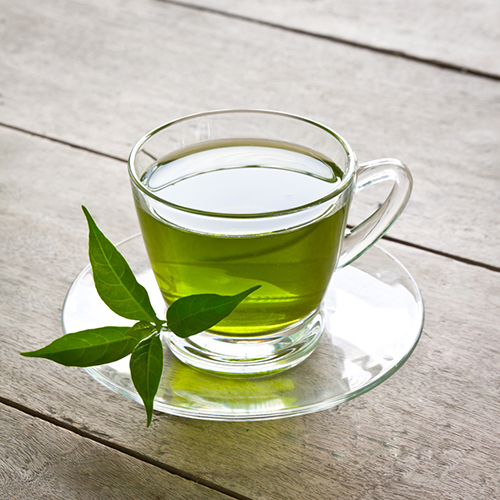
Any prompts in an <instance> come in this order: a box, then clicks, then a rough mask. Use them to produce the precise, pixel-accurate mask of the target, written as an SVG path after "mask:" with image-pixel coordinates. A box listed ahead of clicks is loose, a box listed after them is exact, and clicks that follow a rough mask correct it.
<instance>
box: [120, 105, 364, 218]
mask: <svg viewBox="0 0 500 500" xmlns="http://www.w3.org/2000/svg"><path fill="white" fill-rule="evenodd" d="M236 113H252V114H262V115H265V114H267V115H274V116H280V117H283V118H291V119H293V120H299V121H302V122H305V123H308V124H310V125H313V126H315V127H317V128H320V129H322V130H324V131H325V132H327V133H328V134H330V135H331V136H332V137H333V138H334V139H335V140H336V141H337V142H338V143H340V145H341V146H342V147H343V148H344V151H345V153H346V156H347V169H346V172H345V174H344V178H343V179H342V182H341V183H340V184H339V185H338V186H336V187H335V189H333V190H332V191H331V192H330V193H328V194H326V195H324V196H322V197H321V198H318V199H316V200H313V201H311V202H309V203H307V204H303V205H299V206H297V207H293V208H290V209H287V210H277V211H270V212H257V213H244V214H238V213H234V214H233V213H227V212H224V213H221V212H211V211H206V210H197V209H193V208H190V207H186V206H183V205H179V204H176V203H172V202H169V201H167V200H165V199H163V198H160V197H159V196H157V195H156V194H155V193H153V192H151V191H150V190H149V189H148V188H147V187H146V186H145V185H144V184H143V183H142V182H141V181H140V179H138V177H137V175H136V172H135V169H134V165H135V159H136V157H137V154H138V153H139V151H140V150H141V148H142V147H143V146H144V144H146V143H147V142H148V140H149V139H151V138H152V137H154V136H155V135H156V134H158V133H159V132H162V131H163V130H165V129H167V128H168V127H171V126H173V125H176V124H178V123H181V122H184V121H189V120H192V119H194V118H202V117H204V116H215V115H223V114H236ZM356 164H357V159H356V155H355V153H354V151H353V149H352V148H351V146H350V145H349V143H348V142H347V141H346V140H345V139H344V138H343V137H342V136H341V135H340V134H338V133H337V132H335V131H334V130H332V129H331V128H329V127H327V126H326V125H323V124H322V123H320V122H317V121H315V120H311V119H309V118H305V117H303V116H300V115H296V114H293V113H287V112H283V111H273V110H267V109H250V108H241V109H238V108H235V109H219V110H212V111H203V112H200V113H193V114H190V115H186V116H183V117H180V118H176V119H175V120H171V121H169V122H166V123H164V124H163V125H160V126H159V127H156V128H154V129H153V130H151V131H150V132H148V133H147V134H146V135H144V136H143V137H142V138H141V139H139V141H137V143H136V144H135V146H134V147H133V148H132V151H131V152H130V155H129V157H128V172H129V176H130V179H131V180H132V183H133V184H134V185H135V187H137V188H138V189H139V190H140V191H142V192H143V193H144V194H145V195H146V196H148V197H149V198H152V199H154V200H155V201H157V202H159V203H161V204H163V205H166V206H168V207H170V208H174V209H176V210H181V211H183V212H189V213H192V214H196V215H201V216H207V217H218V218H223V219H234V218H236V219H255V218H263V217H276V216H282V215H288V214H293V213H297V212H300V211H303V210H307V209H309V208H312V207H315V206H318V205H321V204H322V203H325V202H327V201H329V200H331V199H333V198H335V197H337V196H338V195H340V194H341V193H343V192H344V191H345V190H346V189H347V188H348V186H349V185H350V184H351V181H352V180H353V178H354V175H355V169H356Z"/></svg>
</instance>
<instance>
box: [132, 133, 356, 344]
mask: <svg viewBox="0 0 500 500" xmlns="http://www.w3.org/2000/svg"><path fill="white" fill-rule="evenodd" d="M341 180H342V171H341V170H340V169H339V168H338V167H337V166H336V165H334V164H333V163H331V162H328V161H326V160H325V159H322V158H320V157H319V156H317V155H315V154H314V153H313V152H311V151H309V150H305V149H301V148H298V147H296V146H292V145H290V144H287V143H276V142H269V141H259V142H257V141H254V140H253V141H225V142H220V141H219V142H215V141H214V142H210V143H205V144H201V145H200V146H198V147H197V148H190V149H189V150H186V151H181V152H180V153H178V154H177V155H176V156H173V157H168V158H167V157H165V158H162V159H160V160H159V161H158V162H157V163H155V164H154V165H153V166H152V167H151V168H150V169H149V170H148V171H147V172H146V173H145V174H144V176H143V179H142V181H143V183H144V184H145V185H146V187H147V188H148V189H149V190H150V191H152V192H153V193H154V194H155V196H157V197H158V198H160V199H165V200H167V201H168V202H169V203H171V204H174V205H182V206H183V207H186V208H187V211H183V212H182V214H183V217H184V216H185V217H188V218H190V219H189V220H193V221H197V222H196V227H193V225H192V223H191V222H190V223H189V224H183V223H182V222H180V221H182V220H183V219H182V218H180V219H179V220H171V218H170V217H169V215H168V214H169V213H171V212H172V210H173V209H172V208H169V209H168V210H167V211H165V212H164V211H162V208H161V206H160V205H161V204H159V203H158V202H156V204H155V203H149V204H146V203H144V202H143V203H141V202H139V201H137V210H138V215H139V221H140V224H141V229H142V234H143V237H144V241H145V244H146V247H147V250H148V253H149V257H150V260H151V264H152V268H153V271H154V273H155V275H156V278H157V281H158V284H159V286H160V289H161V292H162V294H163V296H164V298H165V301H166V302H167V304H171V303H172V302H173V301H175V300H176V299H178V298H181V297H184V296H187V295H191V294H198V293H218V294H222V295H232V294H236V293H238V292H241V291H243V290H245V289H247V288H249V287H251V286H254V285H262V286H261V288H260V289H258V290H257V291H256V292H254V293H252V294H251V295H250V296H249V297H248V298H247V299H245V300H244V301H243V302H242V303H241V304H240V305H239V306H238V307H237V308H236V309H235V311H234V312H233V313H232V314H231V315H230V316H229V317H228V318H226V319H225V320H223V321H222V322H221V323H219V324H218V325H217V326H216V327H214V329H213V330H212V331H214V332H217V333H220V334H223V335H230V336H233V335H234V336H243V335H244V336H248V335H262V334H266V333H271V332H273V331H276V330H279V329H282V328H284V327H286V326H288V325H291V324H293V323H295V322H297V321H299V320H300V319H302V318H304V317H305V316H307V315H308V314H310V313H311V312H313V311H314V310H315V309H317V308H318V306H319V305H320V303H321V300H322V297H323V295H324V292H325V290H326V287H327V286H328V282H329V280H330V277H331V275H332V272H333V270H334V267H335V265H336V262H337V258H338V254H339V251H340V248H339V247H340V244H341V241H342V236H343V233H344V230H345V223H346V211H347V207H346V206H345V205H344V206H332V204H330V205H329V206H328V207H327V208H324V207H321V210H323V212H322V214H321V216H320V217H318V216H316V217H315V218H313V220H312V221H311V220H309V221H307V222H304V221H302V220H301V221H298V219H297V217H300V216H301V215H300V213H298V214H293V213H292V214H289V215H287V217H288V219H289V221H288V222H287V225H286V226H285V227H282V228H278V229H276V227H274V226H273V223H274V222H275V220H276V217H269V215H268V214H269V213H270V212H280V213H283V212H287V211H289V210H291V209H293V208H295V207H297V206H302V205H307V204H310V203H311V202H313V201H315V200H318V199H320V198H322V197H325V196H328V193H331V192H332V191H333V190H334V189H335V186H336V185H338V184H340V182H341ZM159 206H160V207H159ZM167 208H168V207H167ZM200 211H205V212H217V213H219V214H227V216H226V217H217V218H216V219H219V222H221V225H223V226H224V229H223V230H220V229H217V228H216V227H215V226H213V225H212V221H211V219H213V218H211V217H203V216H200V215H199V212H200ZM177 212H179V211H178V210H177ZM299 212H300V211H299ZM256 213H259V214H262V216H261V217H257V216H256V215H255V214H256ZM232 214H240V216H239V217H236V216H234V215H232ZM250 214H253V215H251V216H250ZM167 219H168V220H167ZM296 219H297V220H296ZM186 220H187V219H186ZM284 220H287V219H286V217H284ZM183 226H184V227H183ZM186 226H190V227H186ZM247 227H251V230H248V229H247Z"/></svg>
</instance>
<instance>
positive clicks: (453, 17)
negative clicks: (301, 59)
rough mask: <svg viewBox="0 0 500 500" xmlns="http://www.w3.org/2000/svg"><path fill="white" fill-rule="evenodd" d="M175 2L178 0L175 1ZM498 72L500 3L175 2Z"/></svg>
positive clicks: (431, 0) (394, 0) (441, 0)
mask: <svg viewBox="0 0 500 500" xmlns="http://www.w3.org/2000/svg"><path fill="white" fill-rule="evenodd" d="M174 3H177V2H174ZM179 3H180V4H184V5H197V6H199V7H202V8H209V9H214V10H216V11H221V12H225V13H230V14H234V15H238V16H243V17H247V18H250V19H255V20H258V21H264V22H267V23H272V24H276V25H279V26H286V27H288V28H292V29H298V30H304V31H308V32H311V33H315V34H319V35H324V36H330V37H334V38H339V39H341V40H345V41H348V42H352V43H355V44H362V45H366V46H369V47H375V48H378V49H382V50H387V51H394V52H397V53H402V54H405V55H409V56H411V57H417V58H422V59H426V60H429V61H436V62H438V63H444V64H451V65H453V66H456V67H463V68H464V69H472V70H475V71H479V72H484V73H486V74H490V75H495V76H497V77H498V76H500V61H499V60H498V57H496V54H498V50H499V47H500V29H499V27H498V19H500V4H499V3H498V2H496V1H495V0H465V1H462V2H460V8H453V7H451V5H450V2H449V1H448V0H423V1H420V2H406V1H404V0H391V1H387V0H372V1H370V2H343V1H341V0H316V1H314V2H308V1H306V0H281V1H280V2H267V1H266V0H256V1H253V2H232V1H231V0H189V1H187V2H179Z"/></svg>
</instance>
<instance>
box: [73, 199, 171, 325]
mask: <svg viewBox="0 0 500 500" xmlns="http://www.w3.org/2000/svg"><path fill="white" fill-rule="evenodd" d="M82 209H83V212H84V213H85V217H86V218H87V222H88V225H89V258H90V264H91V265H92V273H93V275H94V283H95V287H96V289H97V293H98V294H99V297H101V299H102V301H103V302H104V303H105V304H106V305H107V306H108V307H109V308H110V309H111V310H112V311H113V312H115V313H116V314H118V315H119V316H122V317H123V318H127V319H133V320H136V321H138V320H142V321H150V322H152V323H155V324H157V325H159V324H160V323H161V322H160V320H159V319H158V318H157V317H156V313H155V311H154V309H153V307H152V306H151V302H150V301H149V296H148V293H147V291H146V289H145V288H144V287H143V286H142V285H140V284H139V283H138V282H137V280H136V278H135V276H134V273H133V272H132V270H131V269H130V266H129V265H128V263H127V261H126V260H125V258H124V257H123V255H122V254H121V253H120V252H119V251H118V250H117V249H116V247H115V246H114V245H113V244H112V243H111V242H110V241H109V240H108V239H107V238H106V236H104V234H103V233H102V232H101V231H100V229H99V228H98V227H97V225H96V223H95V222H94V219H93V218H92V216H91V215H90V213H89V211H88V210H87V209H86V208H85V207H84V206H82Z"/></svg>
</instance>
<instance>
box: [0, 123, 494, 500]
mask: <svg viewBox="0 0 500 500" xmlns="http://www.w3.org/2000/svg"><path fill="white" fill-rule="evenodd" d="M2 140H3V146H2V149H3V151H4V159H3V163H2V167H1V172H2V175H1V177H0V182H1V183H2V184H1V189H2V191H1V197H0V228H1V235H2V237H1V238H0V276H1V280H0V325H1V339H2V349H0V380H1V384H0V394H1V396H2V397H3V398H6V399H8V400H11V401H14V402H16V403H17V404H21V405H25V406H27V407H29V408H32V409H33V410H36V411H39V412H41V413H43V414H45V415H48V416H50V417H53V418H56V419H58V420H60V421H61V422H64V423H65V424H69V425H72V426H74V427H75V428H77V429H83V430H85V431H86V432H89V433H91V434H93V435H96V436H99V437H101V438H103V439H106V440H107V441H109V442H113V443H116V444H117V445H121V446H125V447H127V448H129V449H132V450H135V451H136V452H138V453H140V454H142V455H145V456H148V457H150V458H152V459H154V460H158V461H160V462H162V463H165V464H168V465H170V466H174V467H177V468H179V469H181V470H183V471H186V472H188V473H191V474H193V475H195V476H196V477H200V478H203V479H204V480H207V481H211V482H213V483H215V484H217V485H219V486H223V487H225V488H228V489H230V490H231V491H235V492H237V493H239V494H243V495H246V496H248V497H251V498H256V499H266V500H269V499H271V500H274V499H287V500H289V499H299V498H300V499H302V498H308V499H312V500H316V499H318V500H320V499H321V500H323V499H324V498H345V499H349V500H350V499H352V500H354V499H360V498H363V500H365V499H367V500H400V499H402V498H404V499H405V500H422V498H425V499H426V500H442V499H443V498H446V499H450V500H462V499H469V498H474V499H477V500H490V499H491V498H495V496H498V493H499V491H500V478H499V476H498V471H497V469H498V463H499V460H500V437H499V435H498V433H497V432H496V427H495V423H496V421H497V419H498V412H499V411H500V394H499V384H498V362H499V350H500V335H499V333H500V332H499V327H498V312H499V310H500V304H499V293H498V291H499V287H500V274H499V273H495V272H492V271H488V270H485V269H482V268H478V267H475V266H470V265H466V264H462V263H460V262H457V261H453V260H450V259H446V258H443V257H438V256H435V255H432V254H429V253H427V252H424V251H420V250H415V249H411V248H407V247H404V246H400V245H395V244H388V243H386V244H385V245H384V246H386V247H387V248H388V249H389V250H390V251H392V252H393V253H394V254H395V255H396V256H397V257H398V258H400V259H401V260H402V262H403V263H405V264H406V265H407V267H408V268H409V269H410V271H411V272H412V273H413V275H414V276H415V278H416V280H417V282H418V283H419V284H420V286H421V288H422V291H423V295H424V298H425V301H426V305H427V320H426V327H425V332H424V335H423V338H422V340H421V342H420V344H419V346H418V347H417V349H416V351H415V352H414V354H413V355H412V357H411V358H410V360H409V361H408V362H407V364H406V365H405V366H404V367H403V368H402V369H401V370H400V371H399V372H398V373H397V374H395V375H394V376H393V377H391V378H390V379H389V380H388V381H387V382H386V383H384V384H382V385H381V386H380V387H378V388H377V389H375V390H373V391H372V392H370V393H368V394H366V395H364V396H363V397H361V398H359V399H357V400H354V401H352V402H350V403H347V404H345V405H343V406H341V407H340V408H339V409H337V410H335V409H334V410H328V411H324V412H320V413H316V414H312V415H308V416H305V417H296V418H292V419H286V420H278V421H271V422H254V423H217V422H204V421H193V420H188V419H182V418H177V417H171V416H168V415H163V414H155V416H154V418H153V424H152V426H151V428H150V429H146V427H145V425H144V420H145V419H144V410H143V408H142V407H140V406H139V405H137V404H135V403H132V402H130V401H128V400H126V399H124V398H122V397H120V396H118V395H116V394H114V393H112V392H110V391H108V390H107V389H105V388H104V387H102V386H101V385H99V384H98V383H97V382H95V381H94V380H92V379H91V378H90V377H89V376H88V375H87V374H85V373H84V372H82V370H80V369H76V368H65V367H62V366H59V365H56V364H53V363H51V362H49V361H46V360H28V359H25V358H21V357H20V356H19V355H18V352H19V351H21V350H27V349H32V348H36V347H40V346H41V345H45V344H46V343H48V342H49V341H50V340H52V339H53V338H55V337H57V336H59V335H60V333H61V329H60V312H61V306H62V302H63V299H64V295H65V293H66V290H67V288H68V287H69V285H70V283H71V281H72V280H73V279H74V277H75V276H76V274H77V273H78V272H79V271H80V270H81V268H82V267H83V266H84V264H85V261H86V238H87V234H86V233H87V230H86V227H85V221H84V219H83V216H82V214H81V212H80V209H79V204H80V203H82V202H83V203H85V204H86V205H87V206H88V207H89V209H90V210H91V211H92V213H93V214H94V216H95V217H96V219H97V221H98V223H99V224H100V226H101V227H102V228H103V230H104V231H105V232H106V233H107V234H108V235H109V236H110V237H111V238H112V239H113V240H114V241H118V240H120V239H121V238H124V237H126V236H128V235H130V234H132V233H133V232H135V231H136V228H137V225H136V222H135V215H134V212H133V207H132V202H131V195H130V192H129V188H128V181H127V177H126V172H125V169H124V165H122V164H121V163H120V162H117V161H113V160H109V159H106V158H102V157H99V156H96V155H94V154H91V153H86V152H82V151H78V150H75V149H73V148H70V147H66V146H62V145H58V144H55V143H53V142H50V141H46V140H42V139H39V138H34V137H30V136H28V135H25V134H21V133H17V132H13V131H10V132H8V131H5V130H3V131H2ZM19 158H21V160H22V161H19ZM455 224H456V225H455V227H460V226H459V224H458V223H455ZM37 439H41V437H37Z"/></svg>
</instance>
